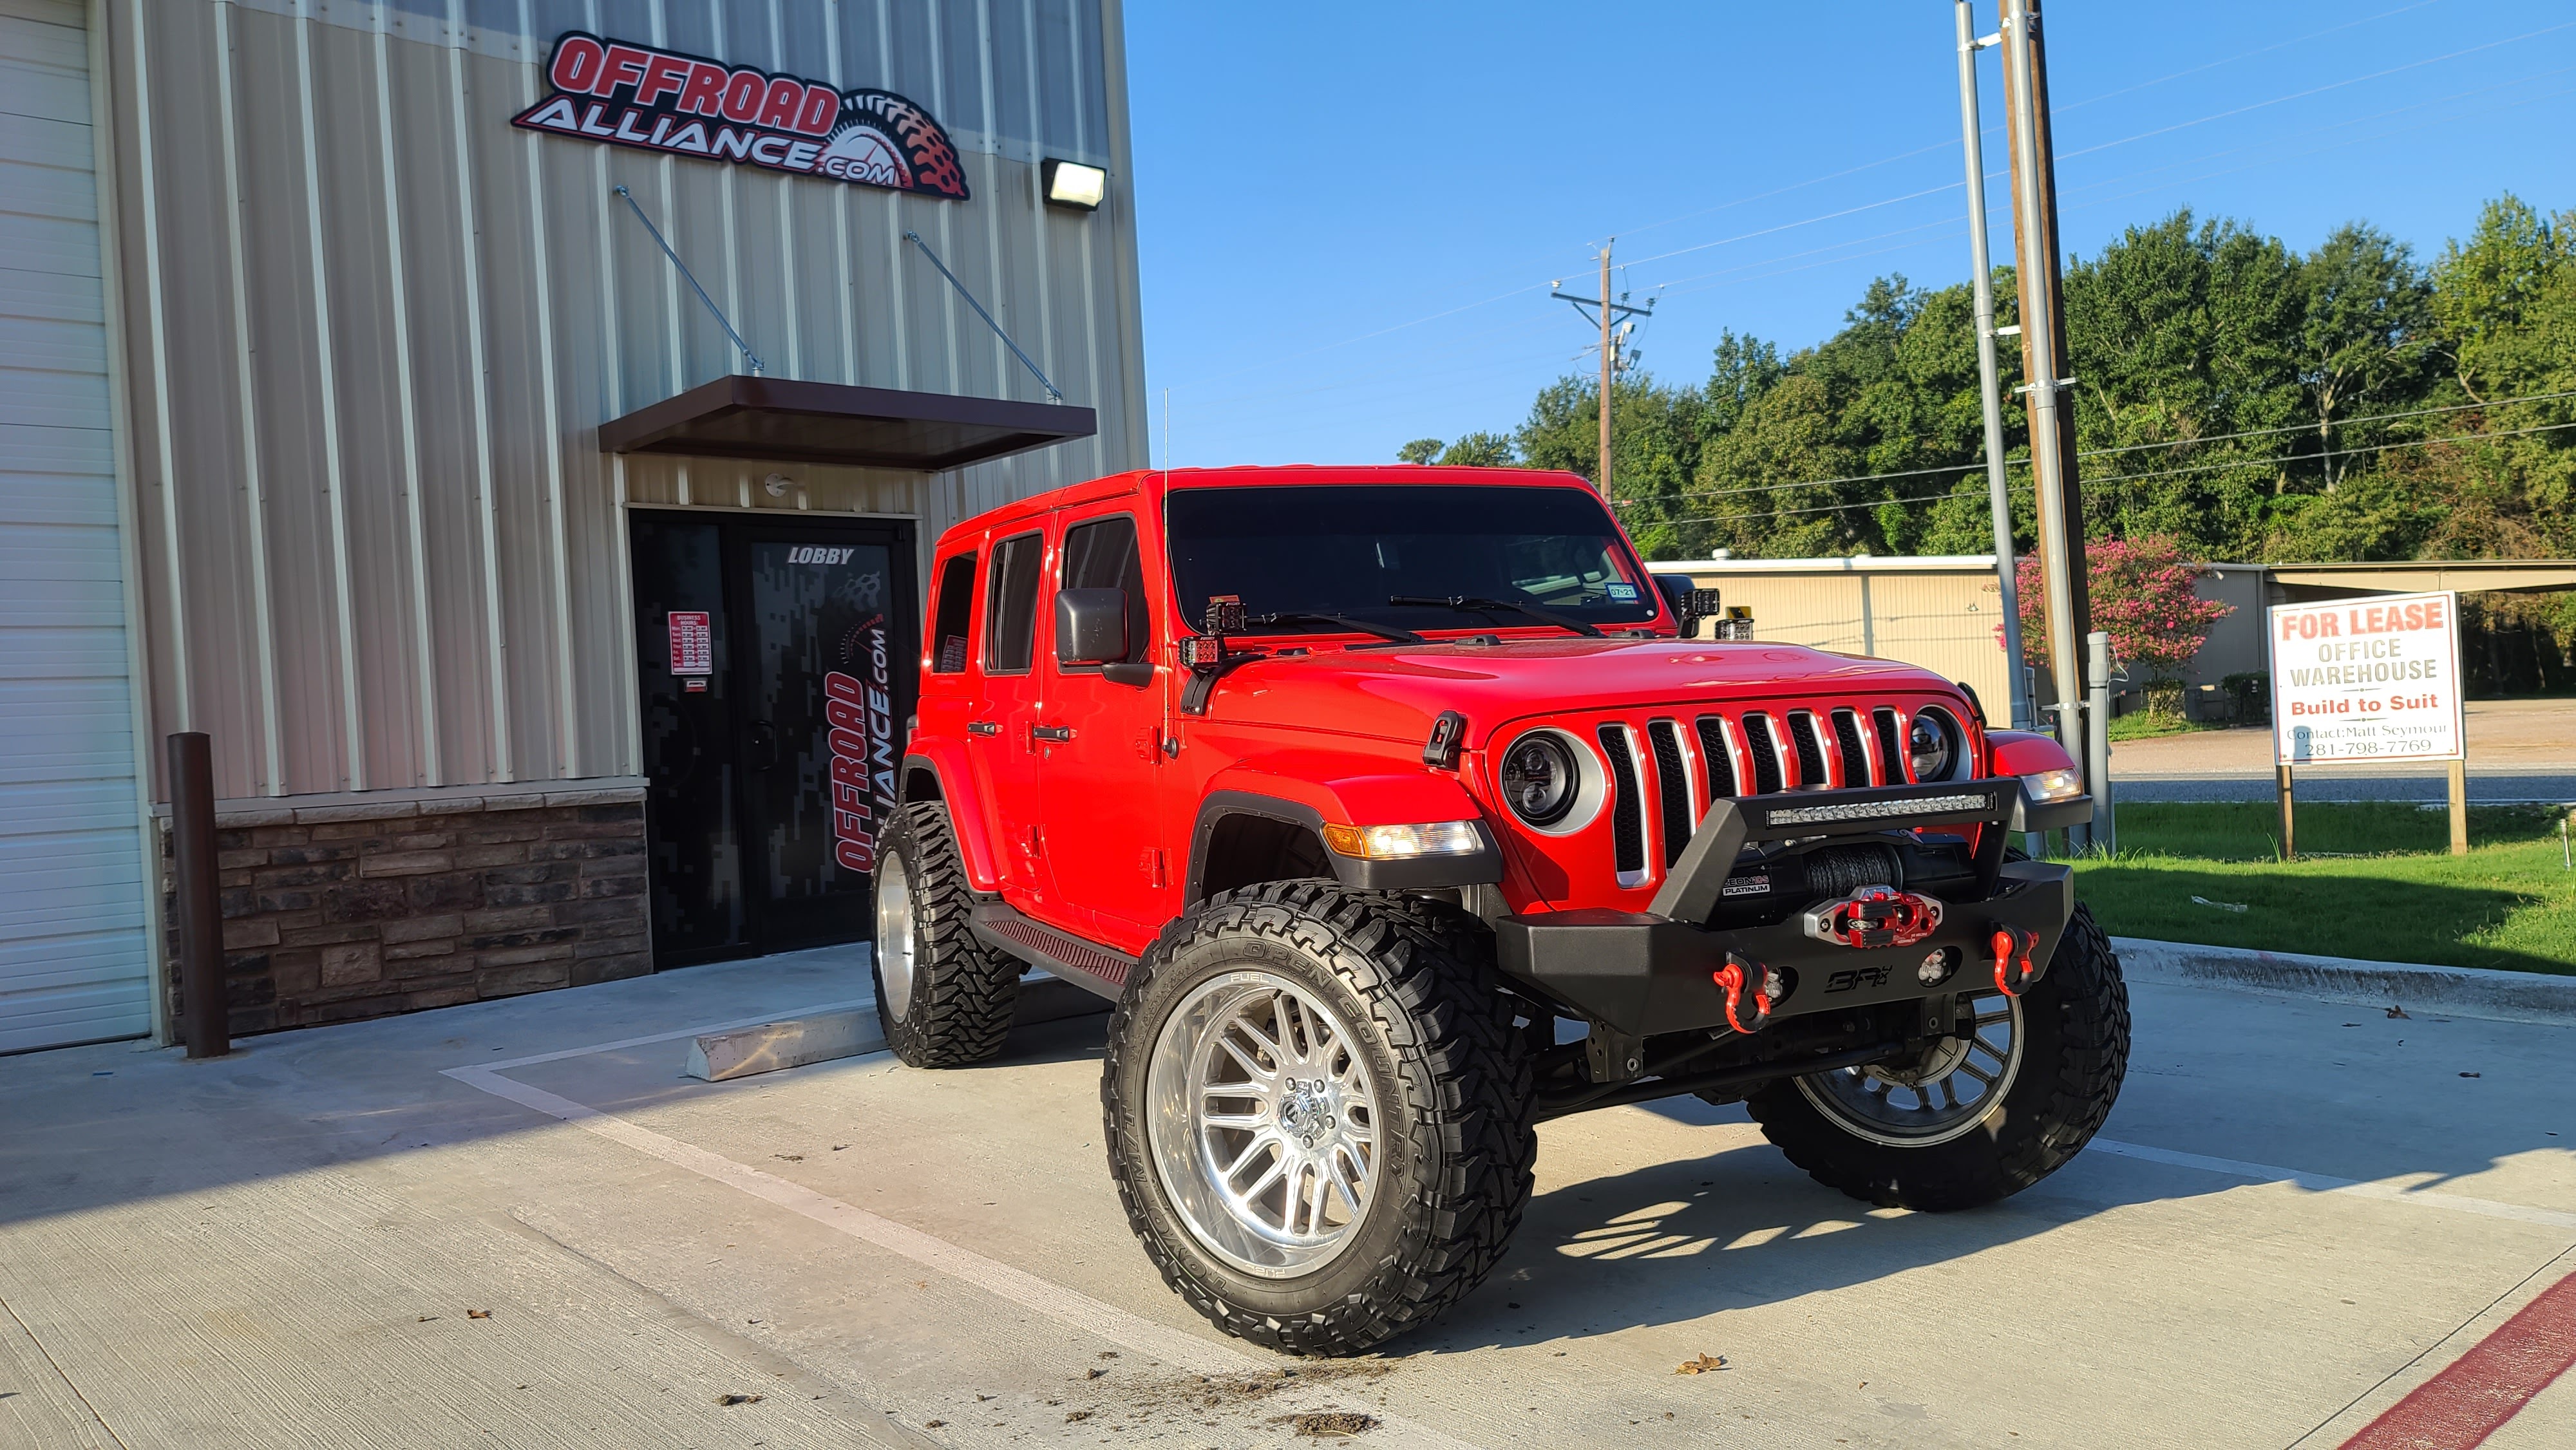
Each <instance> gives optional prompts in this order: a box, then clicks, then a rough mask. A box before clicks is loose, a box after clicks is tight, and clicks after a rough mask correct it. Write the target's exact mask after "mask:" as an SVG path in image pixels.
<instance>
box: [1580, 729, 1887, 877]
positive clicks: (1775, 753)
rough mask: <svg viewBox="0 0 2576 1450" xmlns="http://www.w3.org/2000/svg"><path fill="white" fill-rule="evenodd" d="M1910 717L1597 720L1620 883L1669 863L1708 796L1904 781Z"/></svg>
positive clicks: (1658, 871) (1695, 823)
mask: <svg viewBox="0 0 2576 1450" xmlns="http://www.w3.org/2000/svg"><path fill="white" fill-rule="evenodd" d="M1908 723H1909V722H1908V717H1907V715H1906V712H1905V711H1903V710H1899V709H1895V708H1893V707H1890V706H1886V705H1880V706H1875V707H1871V708H1868V709H1861V708H1857V707H1852V706H1840V707H1830V706H1829V707H1824V708H1820V709H1805V708H1799V709H1791V710H1785V711H1783V710H1746V711H1742V712H1740V713H1725V714H1721V713H1717V712H1710V713H1706V714H1698V715H1690V716H1687V717H1683V718H1676V717H1674V716H1669V715H1656V716H1638V717H1635V718H1632V719H1627V720H1601V721H1597V722H1596V723H1595V725H1594V738H1595V739H1596V740H1598V741H1599V742H1600V744H1601V754H1602V757H1603V759H1604V760H1605V761H1606V762H1607V763H1608V766H1609V777H1608V781H1607V785H1608V787H1609V796H1610V799H1609V801H1608V802H1607V805H1608V810H1607V812H1606V814H1607V815H1608V816H1609V821H1610V837H1611V847H1612V860H1613V863H1614V865H1615V866H1616V868H1617V871H1618V876H1619V884H1620V885H1621V886H1623V887H1635V886H1642V885H1646V884H1648V883H1650V882H1652V881H1653V880H1655V879H1657V878H1658V877H1660V876H1661V874H1662V872H1663V871H1665V870H1669V869H1671V867H1672V866H1673V865H1674V863H1676V862H1678V861H1679V860H1680V859H1681V855H1682V851H1683V849H1684V848H1685V847H1687V846H1688V845H1689V844H1690V839H1691V835H1692V833H1693V832H1695V831H1697V830H1698V829H1699V822H1700V818H1701V817H1702V816H1704V815H1706V814H1707V813H1708V808H1709V805H1710V803H1711V802H1714V801H1719V800H1728V799H1737V800H1741V799H1745V798H1748V797H1754V796H1769V795H1777V794H1780V793H1782V792H1786V791H1807V790H1839V789H1846V788H1853V789H1856V788H1859V787H1863V786H1890V785H1907V784H1910V783H1912V782H1911V774H1912V773H1911V772H1910V771H1908V770H1907V768H1906V757H1905V748H1904V747H1905V732H1906V726H1907V724H1908Z"/></svg>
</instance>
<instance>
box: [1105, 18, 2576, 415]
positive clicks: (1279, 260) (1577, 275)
mask: <svg viewBox="0 0 2576 1450" xmlns="http://www.w3.org/2000/svg"><path fill="white" fill-rule="evenodd" d="M1126 14H1127V39H1128V67H1129V75H1130V86H1131V108H1132V113H1133V116H1134V125H1135V135H1136V148H1135V149H1136V186H1137V197H1138V209H1139V212H1140V215H1141V229H1142V230H1141V235H1142V239H1143V249H1142V250H1143V269H1144V303H1145V363H1146V375H1147V384H1148V388H1149V390H1150V393H1151V399H1152V406H1153V432H1154V459H1155V462H1156V463H1157V464H1164V463H1177V464H1181V465H1202V464H1223V463H1290V462H1316V463H1350V462H1379V461H1388V460H1391V459H1392V458H1393V456H1394V451H1395V449H1396V447H1397V446H1398V445H1399V444H1401V443H1403V442H1404V441H1405V440H1407V439H1410V438H1418V437H1426V436H1428V437H1439V438H1454V437H1456V436H1458V435H1459V434H1461V433H1464V432H1467V431H1470V430H1473V429H1479V428H1492V429H1498V430H1508V429H1510V428H1511V427H1512V426H1513V425H1514V424H1516V423H1518V422H1519V421H1520V420H1521V418H1522V417H1523V416H1524V415H1525V414H1526V413H1527V411H1528V407H1529V402H1530V398H1531V396H1532V394H1534V393H1535V392H1536V391H1537V390H1538V388H1539V387H1541V386H1542V385H1544V384H1545V383H1546V382H1548V381H1549V380H1550V379H1552V378H1555V377H1557V376H1559V375H1561V374H1564V373H1568V372H1577V371H1589V370H1591V369H1592V368H1594V367H1595V366H1596V364H1594V363H1593V362H1592V361H1591V360H1590V359H1589V358H1587V357H1585V356H1583V349H1584V347H1585V344H1586V342H1587V341H1588V338H1587V335H1586V331H1585V327H1584V324H1583V323H1581V322H1580V321H1579V320H1578V319H1577V318H1576V317H1575V316H1574V314H1573V309H1571V308H1569V307H1568V306H1566V305H1565V304H1564V303H1563V302H1560V301H1554V300H1551V299H1550V298H1549V297H1548V295H1547V292H1548V284H1549V282H1550V281H1551V280H1553V279H1558V278H1562V279H1564V280H1565V282H1566V284H1567V289H1568V290H1569V291H1581V292H1584V293H1586V294H1589V293H1590V292H1591V291H1592V289H1593V286H1594V284H1595V282H1596V280H1597V277H1596V272H1595V267H1596V266H1597V264H1596V263H1594V262H1593V261H1592V260H1591V258H1592V257H1593V255H1594V251H1595V249H1596V247H1597V246H1598V244H1599V242H1600V240H1601V239H1602V238H1603V237H1605V236H1610V235H1614V234H1615V235H1616V236H1617V237H1618V243H1617V247H1616V251H1615V256H1616V258H1617V259H1618V260H1619V261H1620V262H1622V263H1623V264H1626V265H1623V266H1622V268H1621V274H1620V276H1619V278H1618V279H1617V281H1616V283H1615V284H1614V285H1615V286H1617V287H1624V288H1625V289H1626V290H1628V291H1629V292H1631V293H1632V294H1633V295H1634V296H1635V297H1636V298H1638V299H1639V300H1642V299H1643V298H1645V297H1647V296H1649V295H1656V296H1658V297H1659V301H1658V303H1657V307H1656V311H1655V315H1654V318H1653V320H1652V321H1651V323H1649V324H1648V325H1647V326H1646V328H1645V329H1644V331H1643V333H1642V335H1641V337H1640V338H1639V344H1640V345H1641V346H1642V347H1643V349H1644V354H1645V356H1644V362H1645V366H1646V368H1647V369H1648V370H1649V371H1651V372H1654V373H1656V374H1658V375H1659V376H1661V377H1664V378H1666V379H1669V380H1672V381H1676V382H1681V381H1697V380H1699V379H1700V378H1702V377H1704V376H1705V375H1706V373H1707V369H1708V360H1709V353H1710V349H1711V348H1712V347H1713V346H1714V344H1715V342H1716V340H1717V337H1718V335H1719V333H1720V331H1721V330H1722V329H1726V328H1733V329H1735V330H1736V331H1738V332H1749V333H1752V334H1754V335H1756V336H1759V337H1763V338H1767V339H1770V340H1773V341H1776V342H1778V343H1780V344H1782V345H1783V346H1784V347H1786V348H1796V347H1803V346H1807V345H1810V344H1812V343H1815V342H1817V341H1819V340H1821V339H1823V338H1825V337H1827V336H1830V335H1831V334H1832V333H1833V331H1834V330H1835V329H1836V328H1837V327H1838V326H1839V325H1840V323H1841V319H1842V315H1843V312H1844V310H1845V309H1846V308H1847V307H1849V306H1850V305H1851V303H1852V302H1853V301H1854V300H1855V299H1856V298H1857V297H1858V296H1859V294H1860V292H1861V290H1862V288H1863V287H1864V286H1866V285H1867V283H1868V281H1869V279H1870V278H1871V277H1874V276H1878V275H1882V274H1885V273H1890V272H1901V273H1903V274H1904V275H1905V276H1907V277H1908V278H1910V279H1912V280H1914V281H1915V282H1917V283H1921V284H1929V285H1946V284H1949V283H1953V282H1956V281H1959V280H1962V279H1963V278H1965V277H1966V276H1967V272H1968V262H1967V240H1966V238H1967V233H1966V221H1965V206H1966V204H1965V188H1964V186H1963V184H1962V177H1961V170H1962V167H1961V162H1960V155H1959V145H1958V137H1959V111H1958V86H1957V69H1956V62H1955V58H1954V53H1953V39H1952V37H1953V21H1952V18H1951V5H1950V4H1949V3H1948V0H1837V3H1833V4H1796V5H1782V4H1778V3H1769V4H1758V5H1757V4H1749V3H1735V0H1724V3H1715V0H1702V3H1697V4H1689V3H1645V0H1612V3H1607V4H1595V5H1590V6H1565V5H1561V4H1558V5H1545V6H1542V5H1538V4H1531V3H1524V0H1482V3H1475V4H1464V3H1416V0H1379V3H1375V4H1368V5H1355V4H1347V3H1339V0H1309V3H1303V4H1257V5H1256V4H1237V3H1224V4H1209V3H1206V0H1128V5H1127V10H1126ZM2048 14H2049V25H2050V27H2051V32H2050V38H2049V66H2050V86H2051V90H2052V92H2053V96H2054V99H2055V102H2056V109H2057V147H2058V156H2059V185H2060V203H2061V224H2062V226H2063V228H2064V233H2065V237H2066V243H2067V245H2068V247H2069V248H2071V249H2073V250H2075V251H2078V252H2084V253H2090V252H2092V251H2094V250H2095V249H2097V248H2099V247H2100V246H2101V245H2102V244H2103V243H2104V242H2105V241H2106V240H2109V239H2111V238H2113V237H2116V236H2117V235H2118V234H2119V232H2120V230H2121V229H2122V228H2123V227H2125V226H2127V225H2130V224H2132V223H2140V222H2148V221H2153V220H2156V219H2158V218H2161V217H2163V216H2165V215H2167V214H2169V213H2170V212H2172V211H2173V210H2174V209H2175V208H2176V207H2180V206H2189V207H2191V208H2192V209H2193V210H2194V211H2195V212H2197V213H2199V214H2201V215H2203V216H2213V215H2224V216H2232V217H2237V218H2240V219H2242V220H2244V221H2246V222H2248V223H2250V224H2252V225H2253V226H2256V227H2258V228H2260V229H2261V230H2263V231H2265V232H2268V233H2271V234H2274V235H2277V236H2280V237H2282V238H2284V239H2285V240H2287V241H2289V242H2290V243H2291V244H2292V245H2294V246H2298V247H2302V248H2304V247H2308V246H2312V245H2314V244H2315V243H2316V241H2317V240H2318V239H2320V238H2321V237H2322V236H2324V235H2325V233H2326V232H2327V231H2328V230H2330V229H2331V228H2333V227H2334V226H2336V225H2338V224H2340V223H2342V222H2345V221H2350V220H2356V219H2359V220H2367V221H2369V222H2372V223H2374V224H2376V225H2378V226H2380V227H2382V228H2383V229H2385V230H2387V231H2389V232H2391V233H2392V234H2394V235H2395V236H2397V237H2398V238H2400V239H2401V240H2404V241H2407V242H2410V243H2412V244H2413V245H2414V246H2415V247H2416V249H2417V251H2418V253H2419V254H2421V255H2424V256H2427V257H2430V256H2432V255H2434V254H2436V253H2438V252H2439V251H2440V249H2441V246H2442V243H2443V241H2444V240H2445V239H2446V238H2448V237H2451V236H2455V235H2459V234H2460V233H2462V232H2464V231H2465V230H2466V228H2467V227H2468V225H2469V224H2470V222H2471V221H2472V219H2473V218H2474V216H2475V214H2476V209H2477V207H2478V205H2479V204H2480V203H2481V202H2482V201H2484V200H2485V199H2487V198H2489V197H2492V196H2495V195H2497V194H2498V193H2500V192H2503V191H2506V190H2512V191H2515V192H2518V193H2520V194H2521V195H2522V196H2524V197H2525V198H2527V199H2529V200H2531V201H2533V202H2534V203H2536V204H2538V205H2541V206H2543V207H2546V208H2549V209H2552V210H2558V209H2565V208H2568V207H2576V146H2571V145H2570V142H2571V141H2576V125H2571V115H2576V7H2571V6H2570V5H2568V4H2567V3H2565V0H2554V3H2553V0H2351V3H2342V4H2326V3H2310V0H2296V3H2292V0H2256V3H2246V0H2239V3H2235V4H2229V5H2207V4H2159V5H2140V4H2127V3H2120V4H2111V3H2094V4H2075V3H2071V0H2058V3H2057V4H2055V5H2053V6H2051V7H2050V9H2049V12H2048ZM1977 15H1978V19H1979V24H1980V28H1981V30H1992V29H1993V28H1994V24H1995V7H1994V5H1993V4H1992V3H1982V4H1980V5H1979V6H1978V7H1977ZM1980 68H1981V73H1982V75H1983V78H1984V95H1985V119H1986V121H1987V123H1988V125H1989V128H1990V130H1989V133H1988V137H1987V150H1986V163H1987V167H1988V170H1989V171H1990V172H1992V171H1994V170H1997V169H1999V168H2001V167H2002V166H2003V165H2004V163H2005V160H2006V157H2005V154H2004V149H2003V142H2002V134H2001V130H2000V127H2001V125H2002V98H2001V94H2000V79H1999V76H1998V73H1997V71H1996V60H1995V53H1994V52H1992V51H1988V52H1986V53H1985V54H1984V55H1983V56H1982V57H1981V58H1980ZM1990 209H1991V215H1992V216H1993V218H1994V224H1995V227H1996V247H1997V250H1998V254H1999V255H2008V249H2009V246H2010V231H2009V207H2008V205H2007V198H2006V196H2005V194H2004V190H2003V185H2002V182H2001V181H2000V180H1996V181H1994V182H1992V183H1991V184H1990ZM1167 388H1168V389H1169V390H1170V396H1171V430H1170V436H1171V447H1170V450H1169V454H1168V456H1167V454H1166V450H1165V448H1164V443H1163V438H1164V390H1165V389H1167Z"/></svg>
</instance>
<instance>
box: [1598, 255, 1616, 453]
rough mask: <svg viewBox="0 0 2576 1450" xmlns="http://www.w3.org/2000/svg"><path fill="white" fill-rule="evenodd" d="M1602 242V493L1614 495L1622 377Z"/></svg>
mask: <svg viewBox="0 0 2576 1450" xmlns="http://www.w3.org/2000/svg"><path fill="white" fill-rule="evenodd" d="M1617 240H1618V238H1617V237H1611V238H1609V239H1608V240H1606V241H1604V242H1602V244H1601V302H1602V307H1601V496H1602V497H1603V498H1608V497H1610V398H1611V394H1610V389H1611V386H1612V385H1613V384H1614V383H1615V382H1616V381H1617V380H1618V376H1619V354H1618V353H1616V352H1614V351H1612V350H1611V347H1610V307H1609V302H1610V243H1611V242H1615V241H1617Z"/></svg>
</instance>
